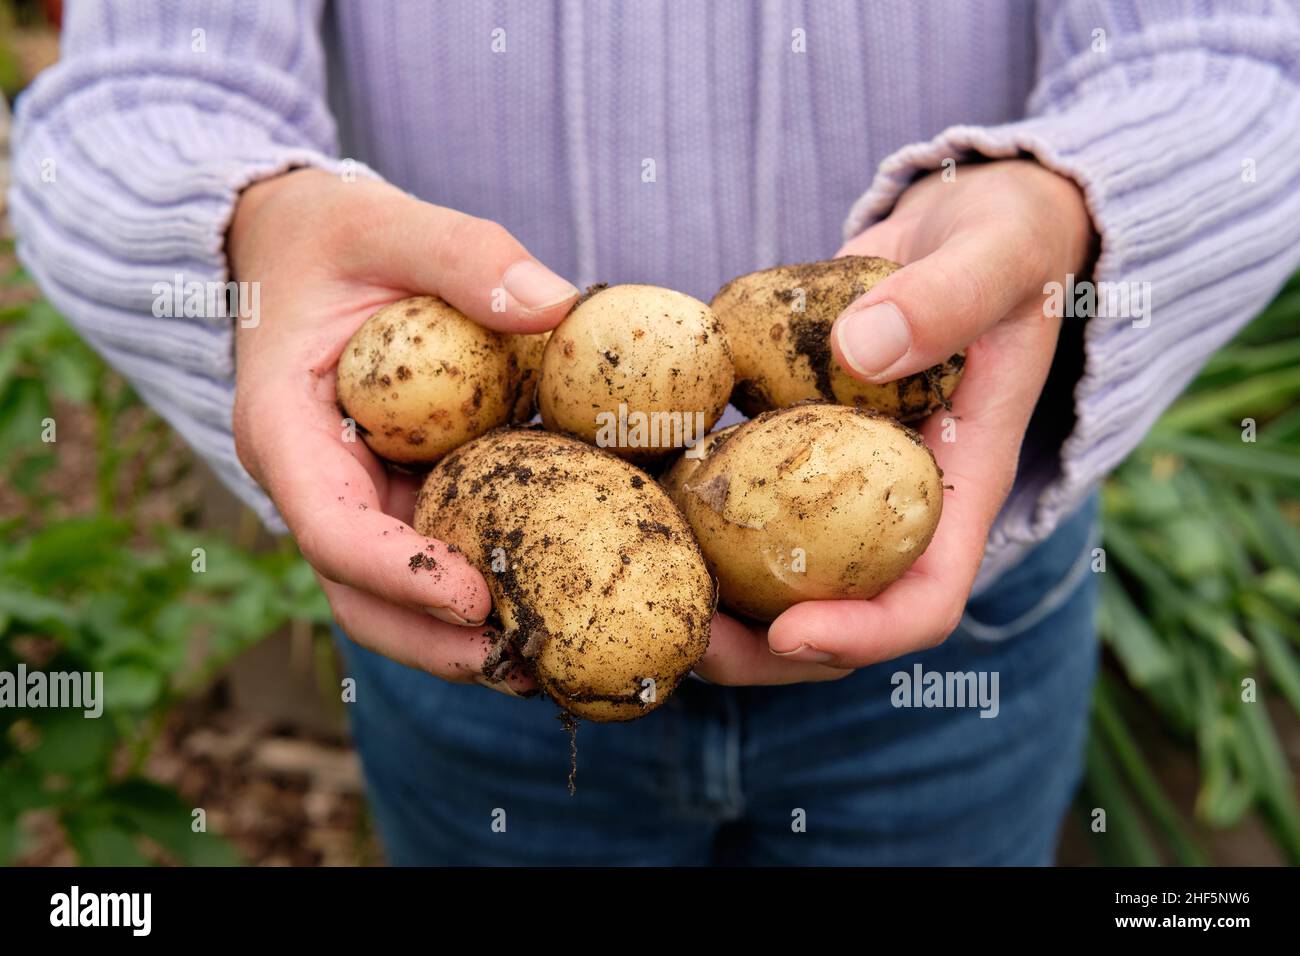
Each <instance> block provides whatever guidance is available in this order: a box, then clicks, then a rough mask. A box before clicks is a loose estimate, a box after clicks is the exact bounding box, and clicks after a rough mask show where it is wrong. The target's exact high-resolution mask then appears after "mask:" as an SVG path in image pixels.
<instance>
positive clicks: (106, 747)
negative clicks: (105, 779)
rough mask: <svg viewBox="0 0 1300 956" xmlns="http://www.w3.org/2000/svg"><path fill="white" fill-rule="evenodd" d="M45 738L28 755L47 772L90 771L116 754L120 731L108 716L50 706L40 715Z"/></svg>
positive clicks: (71, 773)
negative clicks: (49, 708) (56, 708)
mask: <svg viewBox="0 0 1300 956" xmlns="http://www.w3.org/2000/svg"><path fill="white" fill-rule="evenodd" d="M36 722H37V726H38V727H39V728H40V732H41V740H40V743H39V744H38V745H37V746H36V749H34V750H33V751H32V752H31V753H29V754H28V755H27V758H28V760H30V761H31V763H32V766H33V767H35V768H36V769H37V770H39V771H41V772H43V773H62V774H70V775H76V774H90V773H93V772H95V771H98V770H102V769H103V768H105V767H106V766H107V765H108V762H109V760H110V759H111V758H112V756H113V748H114V745H115V744H116V741H117V734H116V731H115V730H114V728H113V724H112V722H111V721H110V720H108V719H107V718H106V717H104V716H101V717H98V718H94V717H86V716H84V715H83V713H82V711H80V710H46V711H41V716H40V717H39V718H37V721H36Z"/></svg>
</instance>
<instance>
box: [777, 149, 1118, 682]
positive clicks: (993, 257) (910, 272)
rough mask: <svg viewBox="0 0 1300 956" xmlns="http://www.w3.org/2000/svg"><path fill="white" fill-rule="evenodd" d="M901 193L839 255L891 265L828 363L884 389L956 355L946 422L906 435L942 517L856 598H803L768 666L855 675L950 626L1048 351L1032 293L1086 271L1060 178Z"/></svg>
mask: <svg viewBox="0 0 1300 956" xmlns="http://www.w3.org/2000/svg"><path fill="white" fill-rule="evenodd" d="M955 172H956V175H955V178H951V177H948V178H945V177H944V175H943V174H940V173H936V174H932V175H929V176H927V177H926V178H924V179H921V180H919V181H918V182H916V183H915V184H913V185H912V186H911V187H910V188H909V189H908V190H907V191H906V192H904V193H903V195H902V196H901V197H900V199H899V202H898V204H897V206H896V207H895V209H894V211H893V212H892V213H891V214H890V215H889V217H888V218H886V219H884V220H882V221H881V222H879V223H877V224H876V225H874V226H872V227H871V228H869V229H867V230H866V231H865V232H863V233H861V234H860V235H858V236H856V237H855V238H854V239H852V240H851V241H849V242H848V243H847V244H846V245H845V246H844V247H843V248H842V249H841V250H840V253H839V254H840V255H871V256H883V257H885V258H888V259H893V260H895V261H897V262H901V263H903V264H904V268H902V269H900V270H899V271H898V272H896V273H894V274H893V275H891V276H890V277H889V278H887V279H885V280H884V281H883V282H881V283H880V284H879V285H877V286H876V287H875V288H873V289H872V290H871V291H870V292H868V293H867V294H865V295H864V296H862V297H861V298H860V299H858V300H857V301H856V302H854V303H853V304H852V305H850V307H849V308H848V309H847V310H845V312H844V313H843V314H842V315H841V316H840V317H839V319H838V320H837V321H836V323H835V325H834V327H833V330H832V333H831V337H832V346H833V350H834V354H835V359H836V361H837V362H839V364H840V365H841V366H842V367H843V368H844V369H845V370H846V371H848V372H849V373H850V374H851V375H853V376H854V377H855V378H859V379H861V380H863V381H868V382H888V381H892V380H894V379H897V378H900V377H902V376H904V375H909V374H912V373H914V372H919V371H922V370H923V369H926V368H928V367H930V366H932V365H936V364H938V363H939V362H942V361H943V360H944V359H946V358H947V357H948V356H950V355H952V354H953V353H955V352H958V351H960V350H962V349H965V350H966V367H965V372H964V376H963V378H962V381H961V384H960V385H959V386H958V388H957V391H956V394H955V395H954V396H953V399H952V408H951V410H950V411H947V410H946V411H940V412H937V413H936V414H934V415H932V416H931V417H930V418H929V419H927V420H926V421H925V422H924V423H923V424H922V425H921V426H920V428H919V430H920V432H921V434H922V435H923V436H924V437H925V440H926V442H927V443H928V444H929V446H930V447H931V448H932V449H933V450H934V454H935V458H936V459H937V460H938V463H939V467H940V468H942V469H943V474H944V477H943V481H944V485H945V493H944V503H943V515H942V517H941V519H940V521H939V526H938V528H937V530H936V532H935V535H934V538H933V540H931V542H930V545H929V547H928V548H927V550H926V551H925V553H924V554H923V555H922V556H921V558H920V559H919V560H918V561H917V562H916V564H915V565H913V566H912V568H911V569H910V570H909V571H908V572H907V573H906V574H905V575H904V576H903V577H902V578H900V579H899V580H898V581H896V582H895V583H894V584H892V585H890V586H889V587H888V588H887V589H885V591H884V592H882V593H881V594H880V595H878V596H877V597H875V598H872V599H871V600H867V601H856V600H851V601H809V602H806V603H803V604H798V605H795V606H794V607H792V608H790V609H788V610H787V611H786V612H785V613H783V614H782V615H781V616H780V617H778V618H777V619H776V620H775V621H773V622H772V624H771V625H770V627H769V628H768V631H767V641H768V644H769V645H770V649H771V652H772V654H774V655H776V656H778V657H779V658H780V659H781V660H783V661H799V662H803V663H805V664H808V663H813V664H819V665H822V666H824V667H833V668H855V667H862V666H865V665H867V664H872V663H875V662H877V661H883V660H889V659H891V658H894V657H899V656H901V655H903V654H907V653H910V652H912V651H917V650H921V649H924V648H928V647H932V646H934V645H936V644H938V643H941V642H942V641H943V640H944V639H946V638H947V637H948V635H949V634H951V633H952V631H954V630H955V629H956V628H957V625H958V624H959V622H960V621H961V617H962V614H963V612H964V609H965V606H966V600H967V598H968V597H969V595H970V591H971V587H972V585H973V584H974V581H975V576H976V573H977V572H978V570H979V566H980V561H981V559H982V557H983V555H984V547H985V542H986V540H987V538H988V535H989V530H990V528H991V527H992V525H993V521H994V519H995V518H996V517H997V514H998V511H999V510H1000V508H1001V507H1002V504H1003V502H1004V501H1005V500H1006V497H1007V495H1008V493H1009V492H1010V490H1011V485H1012V481H1013V479H1014V478H1015V473H1016V465H1017V461H1018V458H1019V454H1020V446H1021V443H1022V441H1023V439H1024V435H1025V429H1026V427H1027V425H1028V423H1029V418H1030V415H1031V414H1032V412H1033V410H1034V406H1035V405H1036V403H1037V402H1038V398H1039V395H1040V394H1041V392H1042V389H1043V384H1044V382H1045V381H1046V378H1047V374H1048V370H1049V369H1050V367H1051V364H1052V357H1053V354H1054V352H1055V349H1056V341H1057V336H1058V333H1059V331H1060V320H1059V319H1058V318H1053V317H1050V316H1049V315H1047V314H1046V310H1045V309H1044V299H1045V297H1044V286H1045V285H1046V284H1047V283H1049V282H1053V281H1057V282H1062V281H1064V279H1065V276H1066V275H1067V273H1074V274H1078V273H1081V272H1083V270H1084V269H1085V268H1086V267H1087V266H1088V261H1089V256H1090V253H1091V249H1092V246H1093V242H1094V237H1093V229H1092V222H1091V219H1090V217H1089V214H1088V211H1087V208H1086V205H1085V203H1084V198H1083V195H1082V193H1081V192H1080V191H1079V189H1078V187H1077V186H1076V185H1075V184H1074V183H1073V182H1072V181H1070V180H1068V179H1065V178H1063V177H1061V176H1058V175H1056V174H1054V173H1052V172H1050V171H1049V170H1047V169H1046V168H1045V167H1042V166H1040V165H1038V164H1036V163H1034V162H1032V161H1029V160H1008V161H1003V162H993V163H987V164H982V165H975V166H969V167H957V169H956V171H955Z"/></svg>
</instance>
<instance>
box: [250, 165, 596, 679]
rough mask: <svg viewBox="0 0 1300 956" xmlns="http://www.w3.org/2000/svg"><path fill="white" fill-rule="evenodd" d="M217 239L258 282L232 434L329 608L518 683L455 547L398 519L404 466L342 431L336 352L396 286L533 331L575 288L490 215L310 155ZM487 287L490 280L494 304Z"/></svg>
mask: <svg viewBox="0 0 1300 956" xmlns="http://www.w3.org/2000/svg"><path fill="white" fill-rule="evenodd" d="M227 250H228V253H229V258H230V263H231V271H232V275H233V278H235V279H237V280H239V281H241V282H257V283H260V313H261V314H260V317H259V321H258V322H257V323H256V324H255V325H254V324H251V323H250V327H244V326H243V324H242V323H241V325H240V327H239V329H238V331H237V336H236V389H235V413H234V432H235V447H236V449H237V451H238V453H239V459H240V461H241V462H242V463H243V464H244V467H245V468H247V469H248V472H249V474H251V475H252V476H253V478H254V479H256V480H257V481H258V483H259V484H261V485H262V487H263V488H265V489H266V491H267V493H268V494H269V495H270V497H271V499H272V501H274V502H275V504H276V507H277V508H278V509H279V510H280V514H281V515H282V516H283V518H284V520H285V523H286V524H287V525H288V526H289V530H290V531H291V532H292V533H293V536H294V537H295V538H296V539H297V541H298V546H299V548H300V549H301V550H302V553H303V555H304V557H306V559H307V561H308V562H309V563H310V564H311V565H312V567H313V568H314V569H315V570H316V573H317V576H318V577H319V579H320V581H321V585H322V587H323V588H324V591H325V595H326V597H327V598H328V599H329V603H330V607H331V608H332V609H333V611H334V616H335V620H337V621H338V623H339V625H340V626H341V627H342V628H343V630H344V631H345V632H346V633H347V634H348V635H349V636H350V637H351V638H352V639H353V640H354V641H356V642H357V643H358V644H360V645H362V646H363V647H366V648H369V649H370V650H373V651H375V652H377V653H379V654H383V655H384V656H386V657H390V658H392V659H394V660H397V661H399V662H401V663H403V664H406V665H408V666H411V667H416V668H419V669H421V670H425V671H428V672H429V673H431V674H435V675H437V676H438V677H442V678H444V679H446V680H450V681H456V682H470V681H477V682H479V683H483V684H485V685H487V686H491V687H493V688H494V689H497V690H504V691H506V692H508V693H509V692H518V691H526V690H529V689H531V688H532V687H533V686H534V682H533V681H532V679H531V678H528V677H526V676H525V675H522V674H518V673H510V674H500V673H496V672H494V673H493V674H492V675H491V676H485V675H484V663H485V660H486V658H487V655H488V653H489V651H490V645H491V642H490V640H489V639H488V638H487V637H485V636H484V635H485V629H484V628H483V627H481V626H478V625H481V624H482V622H483V621H484V619H485V618H486V617H487V614H488V612H489V611H490V609H491V598H490V596H489V594H488V590H487V586H486V584H485V582H484V581H483V578H482V576H481V575H480V574H479V572H478V571H477V570H475V569H474V568H473V567H472V566H471V565H470V564H469V563H468V562H467V561H466V560H465V559H464V558H463V557H462V556H461V555H460V554H458V553H454V552H452V551H450V550H449V549H448V548H447V546H446V545H444V544H443V543H442V542H440V541H435V540H433V539H431V538H425V537H423V536H421V535H419V534H417V533H416V532H415V530H414V529H413V528H412V527H411V520H412V515H413V512H414V507H415V495H416V492H417V491H418V489H419V481H418V479H417V478H415V477H413V476H410V475H404V474H399V473H397V472H390V471H389V470H387V469H386V468H385V466H384V463H383V462H382V461H380V460H379V459H378V458H377V457H376V456H375V455H374V454H373V453H371V452H370V450H369V449H368V448H367V447H366V446H365V444H364V443H362V442H359V441H354V442H345V441H343V440H342V436H343V429H342V415H341V413H340V411H339V409H338V405H337V399H336V395H335V369H336V366H337V363H338V357H339V355H340V353H341V352H342V351H343V347H344V345H345V344H346V343H347V341H348V339H349V338H350V337H351V336H352V333H353V332H354V331H356V329H357V328H358V327H360V325H361V323H362V322H364V321H365V320H366V318H367V317H369V316H370V315H371V314H372V313H373V312H375V311H376V310H377V309H379V308H380V307H382V306H384V305H388V304H389V303H392V302H396V301H398V300H400V299H404V298H406V297H408V296H412V295H436V296H439V297H441V298H443V299H445V300H446V301H447V302H449V303H451V304H452V305H454V306H455V307H456V308H458V309H460V310H461V311H462V312H463V313H465V314H466V315H467V316H469V317H470V318H471V319H474V320H475V321H477V322H480V323H481V324H483V325H485V326H488V327H489V328H493V329H496V330H498V331H502V332H540V331H543V330H545V329H549V328H552V327H553V326H555V325H556V324H557V323H558V322H559V321H560V319H562V318H563V317H564V315H565V314H566V313H567V312H568V310H569V308H570V307H571V306H572V305H573V302H574V300H575V299H576V298H577V296H578V290H577V289H576V288H574V287H573V286H572V285H571V284H570V283H568V282H566V281H565V280H563V279H561V278H560V277H558V276H556V275H555V274H554V273H552V272H551V271H550V270H548V269H546V268H545V267H543V266H541V265H540V264H539V263H537V262H536V260H534V259H533V258H532V257H531V256H529V254H528V252H527V251H526V250H525V249H524V247H523V246H522V245H520V244H519V242H518V241H516V240H515V239H514V238H513V237H512V236H511V235H510V234H509V233H508V232H507V231H506V230H505V229H503V228H502V227H501V226H499V225H497V224H496V223H493V222H488V221H486V220H483V219H476V218H474V217H472V216H467V215H464V214H463V213H459V212H455V211H454V210H450V209H444V208H442V207H439V206H434V205H431V204H429V203H425V202H421V201H419V200H417V199H414V198H412V197H411V196H409V195H407V194H405V193H403V192H402V191H401V190H398V189H396V188H394V187H392V186H389V185H386V184H384V183H380V182H375V181H373V180H368V179H365V180H358V181H355V182H344V181H343V180H342V179H340V178H338V177H335V176H332V175H330V174H328V173H325V172H322V171H320V170H298V171H295V172H291V173H288V174H286V175H283V176H279V177H276V178H273V179H268V180H265V181H263V182H260V183H257V184H255V185H253V186H251V187H249V188H248V189H247V190H245V191H244V193H243V195H242V196H241V198H240V200H239V203H238V205H237V207H236V209H235V215H234V218H233V221H232V223H231V226H230V231H229V234H228V237H227ZM494 290H504V295H503V296H500V298H499V300H498V307H499V306H500V304H501V303H504V306H505V307H504V309H503V310H502V311H493V308H492V305H493V294H494ZM414 555H427V556H431V557H432V558H433V559H434V561H436V568H435V569H433V570H427V569H426V568H424V567H419V566H417V565H416V564H415V563H414V562H413V561H412V557H413V556H414ZM423 563H424V564H426V565H427V562H423ZM461 625H470V626H461ZM489 669H491V668H489Z"/></svg>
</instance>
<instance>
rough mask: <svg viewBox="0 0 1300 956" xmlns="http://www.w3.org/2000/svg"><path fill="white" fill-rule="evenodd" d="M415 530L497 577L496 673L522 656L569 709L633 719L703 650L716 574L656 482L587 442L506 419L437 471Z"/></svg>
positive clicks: (491, 584) (520, 662) (492, 579)
mask: <svg viewBox="0 0 1300 956" xmlns="http://www.w3.org/2000/svg"><path fill="white" fill-rule="evenodd" d="M415 527H416V530H418V531H419V532H420V533H421V534H424V535H428V536H430V537H433V538H438V539H440V540H442V541H445V542H447V543H448V544H450V545H453V546H455V547H457V548H459V549H460V551H461V552H462V553H464V555H465V557H466V558H467V559H468V560H469V562H470V563H471V564H473V565H474V566H475V567H477V568H478V569H479V570H480V571H481V572H482V573H483V577H484V578H485V579H486V581H487V584H488V589H489V590H490V591H491V593H492V600H493V604H494V606H495V614H496V615H497V616H498V617H499V624H500V634H499V636H498V637H497V639H496V647H495V650H494V651H493V653H492V655H491V658H490V661H489V670H491V671H494V672H495V675H496V676H501V675H503V674H504V673H506V672H508V670H509V668H510V667H521V668H524V669H525V670H526V671H527V672H529V673H532V674H533V675H534V676H536V678H537V681H538V683H539V684H540V686H541V688H542V690H543V691H544V692H545V693H546V694H547V695H549V696H550V697H552V698H553V699H554V700H555V701H556V702H557V703H558V704H559V705H560V706H561V707H563V708H565V709H566V710H568V711H569V712H570V713H572V714H574V715H576V716H578V717H585V718H588V719H590V720H597V721H619V720H632V719H634V718H636V717H640V716H642V715H643V714H646V713H649V712H650V711H651V710H654V709H655V708H656V707H658V706H659V705H660V704H662V703H663V702H664V701H665V700H666V699H667V698H668V696H669V694H671V693H672V692H673V689H674V688H675V687H676V686H677V685H678V683H679V682H680V681H681V679H682V678H683V677H685V676H686V674H687V673H689V672H690V670H691V668H692V667H694V666H695V664H696V663H697V662H698V661H699V660H700V658H701V657H702V656H703V655H704V651H705V649H706V648H707V647H708V644H709V622H710V619H711V617H712V614H713V604H714V592H713V582H712V580H711V579H710V577H709V572H708V569H707V567H706V566H705V563H704V558H703V557H702V555H701V554H700V550H699V548H698V546H697V545H696V543H695V539H694V537H693V536H692V535H691V530H690V528H689V527H688V526H687V524H686V522H685V520H684V519H683V518H682V516H681V514H680V512H678V510H677V509H676V508H675V507H674V506H673V503H672V502H671V501H670V500H669V499H668V496H667V495H666V494H665V493H664V491H663V490H662V489H661V488H660V487H659V486H658V485H657V484H655V482H654V480H653V479H652V478H650V477H649V476H648V475H646V474H645V473H643V472H641V471H640V470H638V469H637V468H635V467H633V466H632V465H630V464H628V463H627V462H625V461H622V460H620V459H618V458H615V457H614V456H613V455H610V454H607V453H605V452H603V451H601V450H599V449H597V448H593V447H592V446H590V445H587V444H584V443H582V442H579V441H576V440H574V439H571V438H567V437H564V436H561V435H555V434H551V433H549V432H545V431H541V430H534V429H514V430H506V429H503V430H500V431H495V432H492V433H490V434H488V435H486V436H484V437H482V438H479V439H477V440H475V441H472V442H470V443H469V444H467V445H464V446H463V447H461V448H459V449H457V450H456V451H454V452H452V453H451V454H450V455H448V456H447V457H446V458H444V459H443V460H442V461H441V462H439V464H438V465H437V466H436V467H434V468H433V470H432V471H430V472H429V475H428V477H427V479H426V480H425V483H424V486H423V488H422V489H421V491H420V494H419V498H418V501H417V504H416V512H415Z"/></svg>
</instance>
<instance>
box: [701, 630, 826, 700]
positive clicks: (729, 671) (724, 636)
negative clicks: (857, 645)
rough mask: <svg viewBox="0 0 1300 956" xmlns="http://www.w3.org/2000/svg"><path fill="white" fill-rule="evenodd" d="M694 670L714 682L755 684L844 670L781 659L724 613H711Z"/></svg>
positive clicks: (821, 677) (820, 678) (821, 678)
mask: <svg viewBox="0 0 1300 956" xmlns="http://www.w3.org/2000/svg"><path fill="white" fill-rule="evenodd" d="M695 672H696V673H697V674H699V675H700V676H701V677H703V678H704V679H705V680H707V681H709V682H710V683H714V684H723V685H727V686H732V687H735V686H757V685H770V684H803V683H811V682H815V681H827V680H839V679H840V678H841V677H844V676H845V675H846V674H848V673H850V672H849V671H847V670H842V669H839V668H834V667H827V666H825V665H823V664H816V663H809V662H806V661H797V660H785V659H783V658H780V657H777V656H776V655H775V654H773V653H772V652H771V650H770V649H769V648H768V644H767V641H765V640H764V639H763V635H762V634H760V633H756V632H755V631H754V630H752V629H751V628H749V627H747V626H746V625H744V624H742V623H741V622H740V621H737V620H736V619H735V618H732V617H728V616H727V615H725V614H715V615H713V624H712V628H711V630H710V633H709V649H708V650H707V651H705V653H704V659H703V660H702V661H700V663H699V664H697V665H696V666H695Z"/></svg>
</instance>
